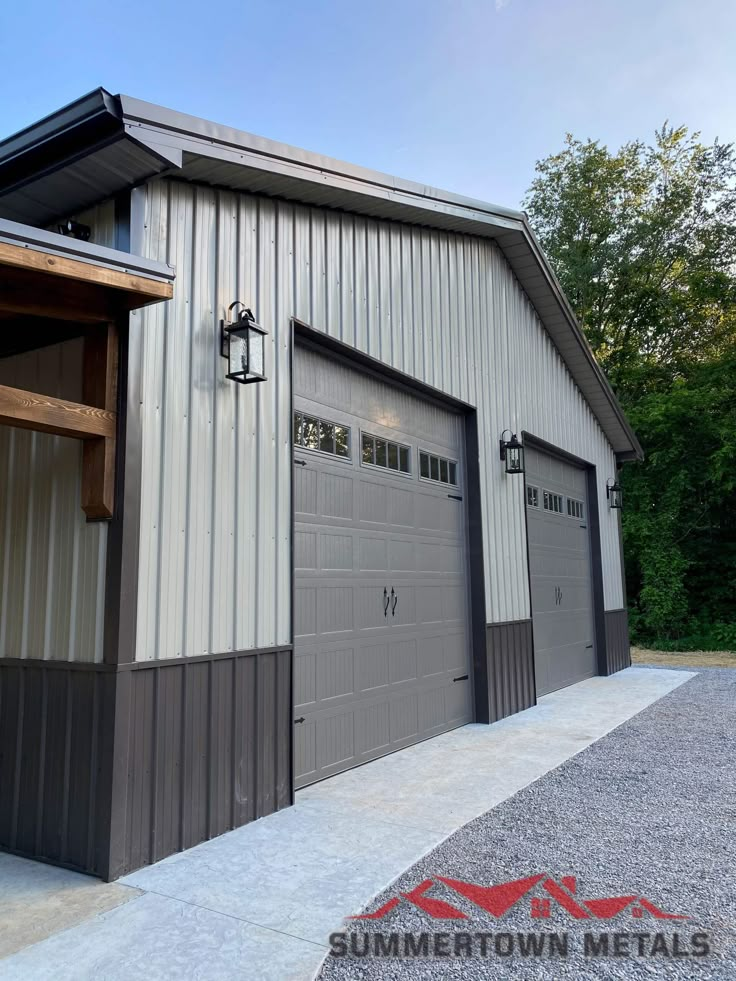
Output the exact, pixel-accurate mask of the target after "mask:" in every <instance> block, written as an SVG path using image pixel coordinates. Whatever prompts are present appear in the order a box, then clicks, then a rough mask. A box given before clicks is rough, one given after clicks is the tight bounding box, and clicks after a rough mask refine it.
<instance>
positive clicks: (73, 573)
mask: <svg viewBox="0 0 736 981" xmlns="http://www.w3.org/2000/svg"><path fill="white" fill-rule="evenodd" d="M0 384H5V385H12V386H14V387H15V388H24V389H28V390H30V391H34V392H40V393H42V394H45V395H55V396H59V397H60V398H68V399H71V400H72V401H80V400H81V393H82V341H81V339H77V340H73V341H66V342H64V343H63V344H55V345H53V346H51V347H47V348H42V349H41V350H38V351H32V352H28V353H26V354H19V355H15V356H13V357H10V358H3V359H0ZM0 475H2V476H0V657H23V658H45V659H47V660H68V661H87V662H89V661H101V660H102V627H103V610H104V599H105V594H104V590H105V555H106V547H107V525H106V524H105V523H104V522H98V523H94V524H88V523H87V521H86V519H85V516H84V512H83V511H82V508H81V499H82V498H81V493H82V492H81V483H82V445H81V443H80V441H79V440H74V439H68V438H64V437H61V436H50V435H48V434H47V433H35V432H31V431H30V430H25V429H15V428H11V427H8V426H0Z"/></svg>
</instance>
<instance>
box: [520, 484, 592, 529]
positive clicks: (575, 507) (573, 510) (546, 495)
mask: <svg viewBox="0 0 736 981" xmlns="http://www.w3.org/2000/svg"><path fill="white" fill-rule="evenodd" d="M542 500H543V503H544V510H545V511H552V512H553V514H564V513H565V509H564V507H563V504H564V501H565V498H564V497H563V495H562V494H555V493H554V492H553V491H548V490H545V491H542ZM526 503H527V506H528V507H530V508H538V507H539V488H538V487H534V486H533V485H532V484H527V488H526ZM567 515H568V517H570V518H579V519H581V520H582V519H583V518H584V517H585V505H584V504H583V502H582V501H579V500H577V499H576V498H574V497H568V498H567Z"/></svg>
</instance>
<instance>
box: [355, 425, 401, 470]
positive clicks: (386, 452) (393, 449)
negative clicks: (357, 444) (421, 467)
mask: <svg viewBox="0 0 736 981" xmlns="http://www.w3.org/2000/svg"><path fill="white" fill-rule="evenodd" d="M361 439H362V443H361V445H362V462H363V463H364V464H365V465H366V466H369V467H380V468H381V469H383V470H394V471H396V472H397V473H405V474H410V473H411V452H410V448H409V447H408V446H404V445H402V444H401V443H394V442H393V440H390V439H382V438H381V437H380V436H373V435H372V434H371V433H363V434H362V436H361Z"/></svg>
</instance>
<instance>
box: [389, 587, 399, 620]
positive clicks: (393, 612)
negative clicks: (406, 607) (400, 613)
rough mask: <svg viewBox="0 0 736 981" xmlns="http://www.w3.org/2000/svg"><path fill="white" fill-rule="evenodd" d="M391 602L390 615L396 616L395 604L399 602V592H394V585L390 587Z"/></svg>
mask: <svg viewBox="0 0 736 981" xmlns="http://www.w3.org/2000/svg"><path fill="white" fill-rule="evenodd" d="M391 602H392V606H391V616H392V617H395V616H396V606H397V604H398V602H399V594H398V593H395V592H394V587H393V586H392V587H391Z"/></svg>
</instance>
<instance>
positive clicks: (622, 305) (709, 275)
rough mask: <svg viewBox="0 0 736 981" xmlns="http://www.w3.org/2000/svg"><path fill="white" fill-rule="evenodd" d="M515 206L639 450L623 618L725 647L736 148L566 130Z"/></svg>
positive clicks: (733, 566)
mask: <svg viewBox="0 0 736 981" xmlns="http://www.w3.org/2000/svg"><path fill="white" fill-rule="evenodd" d="M525 207H526V209H527V211H528V213H529V218H530V221H531V223H532V226H533V227H534V229H535V231H536V233H537V235H538V237H539V239H540V241H541V244H542V246H543V247H544V249H545V251H546V252H547V255H548V256H549V257H550V260H551V262H552V264H553V266H554V268H555V271H556V273H557V275H558V277H559V279H560V282H561V284H562V286H563V288H564V290H565V292H566V294H567V296H568V298H569V300H570V302H571V303H572V305H573V308H574V310H575V312H576V314H577V316H578V319H579V320H580V322H581V324H582V326H583V329H584V330H585V333H586V335H587V337H588V340H589V341H590V344H591V346H592V348H593V350H594V351H595V353H596V356H597V357H598V359H599V361H600V362H601V364H602V365H603V367H604V369H605V370H606V372H607V374H608V376H609V378H610V380H611V382H612V384H613V386H614V388H615V390H616V391H617V394H618V395H619V398H620V399H621V401H622V403H623V405H624V408H625V409H626V411H627V413H628V414H629V417H630V419H631V421H632V423H633V425H634V428H635V429H636V431H637V434H638V435H639V438H640V440H641V442H642V445H643V446H644V450H645V453H646V460H645V461H644V463H643V464H636V465H632V466H627V467H626V468H624V474H623V483H624V491H625V502H626V503H625V509H624V512H623V522H624V539H625V545H626V573H627V585H628V590H629V598H630V601H631V605H632V611H631V612H632V618H631V622H632V628H633V630H634V632H635V633H636V634H638V635H639V636H640V637H641V638H642V639H646V640H649V641H651V640H659V641H663V642H668V641H669V642H670V643H674V642H676V641H677V639H678V638H680V639H682V641H683V643H686V642H688V641H690V642H691V641H692V640H693V635H696V639H697V640H699V641H700V642H709V643H715V644H721V645H723V644H725V643H729V644H730V646H736V626H733V625H734V624H736V614H735V612H734V603H735V598H736V597H735V590H736V519H735V518H734V514H735V513H736V274H735V272H736V160H735V159H734V151H733V147H732V146H730V145H723V144H720V143H718V142H715V143H714V144H712V145H711V146H705V145H703V144H702V143H701V142H699V138H698V134H694V135H691V134H689V133H688V131H687V130H686V129H685V128H684V127H679V128H671V127H668V126H664V127H663V128H662V129H661V130H660V131H658V132H657V133H656V134H655V138H654V142H653V143H652V144H651V145H647V144H645V143H643V142H641V141H632V142H629V143H626V144H625V145H624V146H623V147H621V148H620V149H619V150H616V151H615V152H612V151H610V150H609V149H608V148H606V147H605V146H602V145H601V144H600V143H599V142H597V141H594V140H587V141H585V142H583V141H580V140H576V139H574V138H573V137H572V136H569V135H568V137H567V138H566V141H565V146H564V148H563V150H562V151H561V152H560V153H556V154H553V155H551V156H549V157H547V158H546V159H545V160H542V161H540V162H539V163H538V164H537V168H536V177H535V179H534V181H533V183H532V185H531V188H530V190H529V193H528V195H527V197H526V200H525ZM719 637H720V638H721V639H720V640H719ZM724 638H725V639H724Z"/></svg>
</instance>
